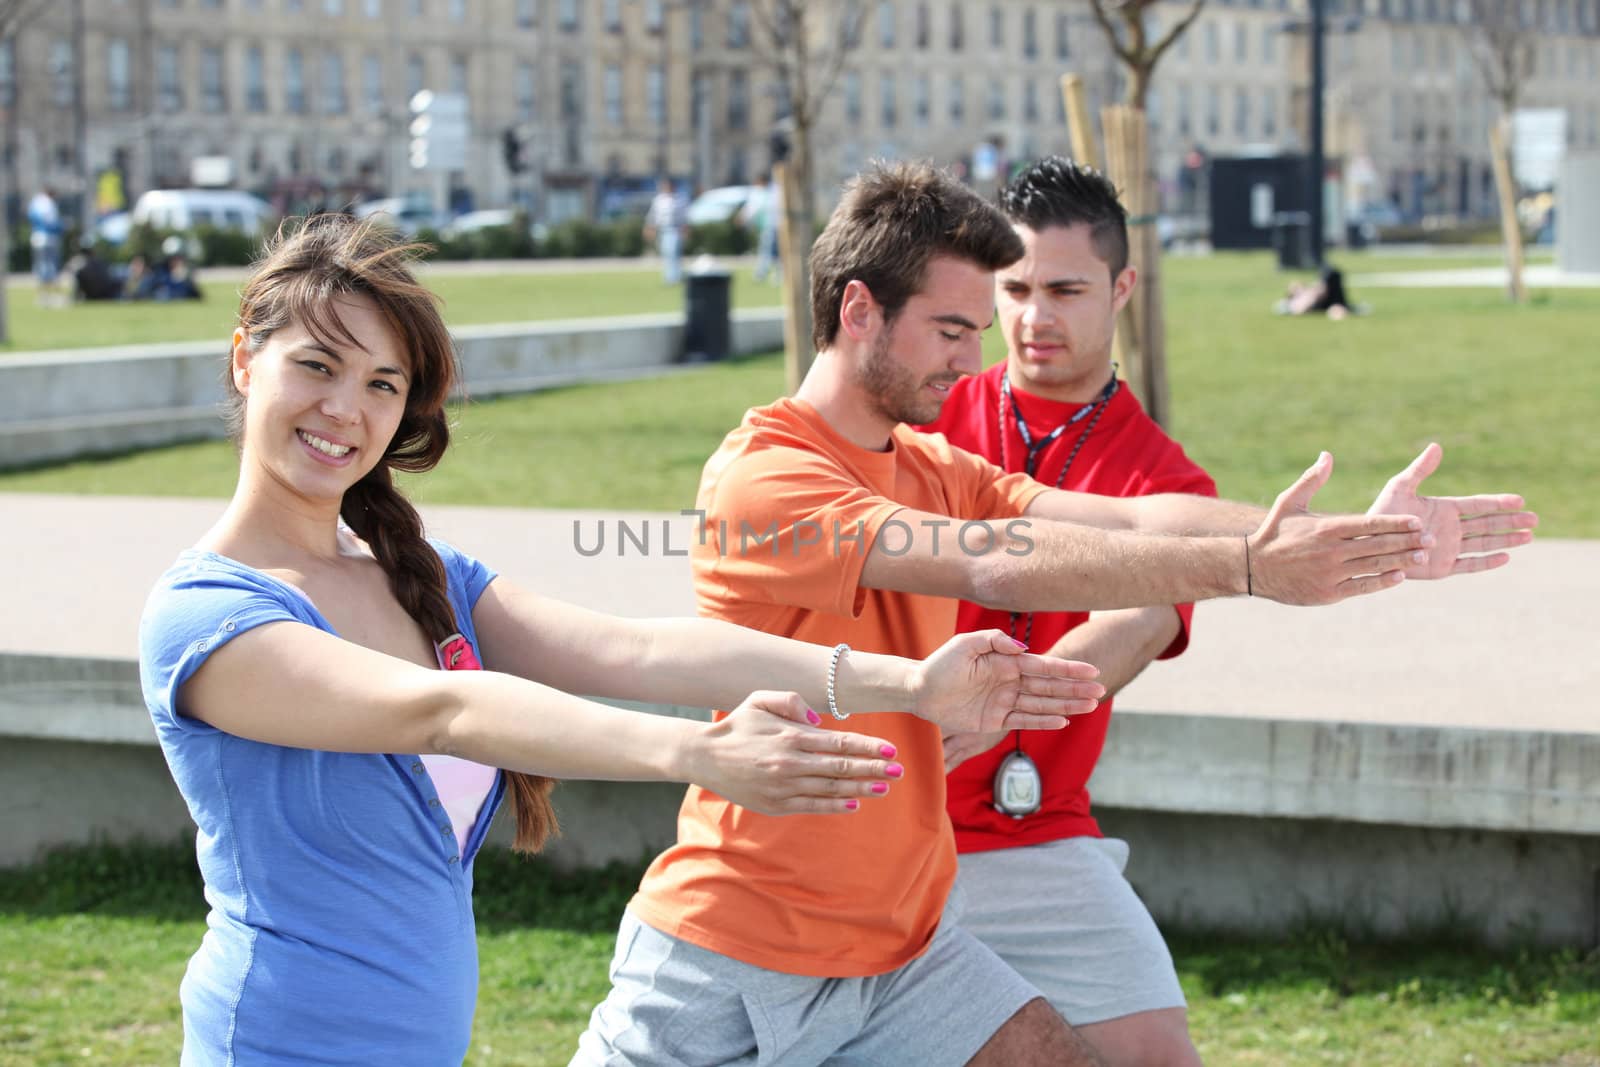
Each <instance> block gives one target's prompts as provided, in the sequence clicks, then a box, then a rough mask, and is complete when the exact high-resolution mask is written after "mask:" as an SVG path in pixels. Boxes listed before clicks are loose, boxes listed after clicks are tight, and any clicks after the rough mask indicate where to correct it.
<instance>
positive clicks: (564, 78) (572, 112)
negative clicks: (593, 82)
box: [561, 59, 583, 122]
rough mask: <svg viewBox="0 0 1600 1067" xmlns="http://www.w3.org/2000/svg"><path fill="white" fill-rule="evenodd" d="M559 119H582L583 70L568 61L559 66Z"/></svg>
mask: <svg viewBox="0 0 1600 1067" xmlns="http://www.w3.org/2000/svg"><path fill="white" fill-rule="evenodd" d="M561 118H562V119H563V120H565V121H567V122H576V121H578V120H579V119H581V118H583V68H582V67H581V66H579V65H578V64H577V63H576V62H574V61H573V60H570V59H569V60H566V61H564V62H563V63H562V64H561Z"/></svg>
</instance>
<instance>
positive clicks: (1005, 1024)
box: [572, 164, 1534, 1067]
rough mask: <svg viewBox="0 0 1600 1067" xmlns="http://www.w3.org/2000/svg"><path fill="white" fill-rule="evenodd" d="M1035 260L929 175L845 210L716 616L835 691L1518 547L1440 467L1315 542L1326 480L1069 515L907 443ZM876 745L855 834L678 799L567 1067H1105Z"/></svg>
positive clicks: (710, 611) (1514, 531) (926, 747)
mask: <svg viewBox="0 0 1600 1067" xmlns="http://www.w3.org/2000/svg"><path fill="white" fill-rule="evenodd" d="M1021 255H1022V245H1021V241H1020V239H1019V238H1018V237H1017V235H1016V234H1015V232H1014V231H1013V230H1012V228H1011V226H1010V224H1009V223H1008V222H1007V221H1006V220H1005V218H1004V217H1003V216H1001V215H1000V214H999V212H997V211H996V210H995V209H994V208H993V207H991V206H990V205H988V204H986V203H984V202H983V201H981V200H979V199H978V198H977V196H976V195H975V194H973V193H972V192H971V191H970V190H968V189H966V188H965V187H963V186H961V185H959V184H958V183H956V182H955V181H954V180H953V179H951V178H949V177H948V176H947V175H945V174H943V173H941V172H939V171H937V170H934V169H933V168H931V167H929V166H926V165H920V164H894V165H886V166H883V167H879V168H876V169H874V170H872V171H870V172H868V173H867V174H865V175H863V176H861V177H859V178H857V179H856V180H855V181H853V182H851V183H850V185H849V186H848V187H847V188H846V190H845V194H844V197H843V200H842V201H841V203H840V204H839V207H838V208H837V209H836V210H835V211H834V213H833V216H832V217H831V219H830V220H829V223H828V226H827V228H826V229H825V230H824V232H823V234H822V236H821V237H819V238H818V240H817V243H816V245H815V247H814V248H813V250H812V255H811V271H812V309H813V318H814V328H813V342H814V343H815V345H816V348H817V358H816V362H815V364H814V365H813V367H812V369H811V371H810V373H809V374H808V375H807V377H806V380H805V382H804V383H803V385H802V386H801V389H800V391H799V393H798V394H797V395H796V396H795V397H794V398H793V399H789V400H780V401H778V402H777V403H774V404H770V405H767V406H766V407H761V408H756V409H753V410H751V411H750V412H748V413H747V414H746V416H745V419H744V421H743V423H742V424H741V425H740V426H739V428H738V429H736V430H734V431H733V432H732V433H731V434H729V435H728V437H727V438H726V439H725V440H724V442H723V445H722V447H721V448H720V449H719V450H718V451H717V453H716V454H715V455H714V456H712V457H711V459H710V460H709V461H708V462H707V464H706V468H705V472H704V475H703V477H702V479H701V484H700V493H699V507H700V509H701V511H702V512H703V513H704V515H703V519H702V522H703V526H702V531H701V537H700V538H699V539H698V542H697V544H696V545H695V546H694V547H693V548H692V549H691V557H692V563H693V567H694V577H695V589H696V594H697V596H698V598H699V602H700V607H701V610H702V612H703V613H705V614H707V615H710V616H713V617H718V618H725V619H729V620H731V621H734V622H738V623H741V624H743V625H746V626H752V627H757V628H760V629H763V630H767V631H769V632H772V633H778V634H783V635H787V636H791V637H797V638H800V639H802V640H808V641H812V642H816V643H819V644H824V645H834V646H835V647H836V651H835V657H834V663H835V666H836V667H837V668H838V669H840V670H844V669H847V665H848V660H849V656H850V649H859V650H863V651H894V652H895V653H897V654H902V655H915V654H918V653H923V654H925V653H926V652H927V651H931V650H932V649H933V648H935V647H937V646H938V645H939V644H941V643H942V642H943V641H945V640H946V639H947V638H948V637H949V635H950V634H951V633H952V632H953V630H954V627H955V622H956V601H957V600H958V599H967V600H971V601H974V602H979V603H986V604H990V605H993V606H996V607H1001V608H1006V609H1010V610H1017V611H1034V610H1057V611H1060V610H1088V609H1096V608H1120V607H1136V606H1144V605H1153V604H1177V603H1184V602H1188V601H1193V600H1199V599H1205V598H1210V597H1218V596H1232V595H1239V594H1246V593H1250V594H1254V595H1257V596H1264V597H1269V598H1271V599H1275V600H1279V601H1282V602H1285V603H1299V604H1313V603H1332V602H1334V601H1337V600H1340V599H1343V598H1345V597H1348V596H1354V595H1360V594H1364V593H1373V592H1378V591H1381V590H1384V589H1389V588H1392V587H1394V586H1395V585H1396V584H1398V583H1399V582H1400V581H1401V580H1402V578H1403V577H1406V576H1411V577H1443V576H1444V575H1447V574H1451V573H1461V572H1464V571H1470V570H1480V569H1486V568H1488V567H1491V566H1496V565H1498V564H1499V563H1502V562H1504V561H1505V557H1504V555H1503V554H1500V555H1494V556H1479V557H1476V558H1468V557H1465V556H1463V555H1462V554H1461V553H1462V552H1463V551H1477V550H1487V551H1492V550H1494V549H1497V548H1501V547H1509V546H1511V545H1513V544H1521V543H1525V542H1526V540H1528V539H1530V538H1531V534H1528V533H1527V532H1526V529H1527V528H1528V527H1530V526H1531V524H1532V522H1533V521H1534V519H1533V516H1531V515H1530V514H1528V513H1523V512H1520V511H1519V510H1518V509H1520V508H1521V503H1522V502H1521V500H1520V498H1516V497H1512V496H1486V497H1475V498H1463V499H1436V498H1426V497H1419V496H1417V494H1416V488H1417V485H1418V483H1420V481H1421V480H1422V478H1423V477H1425V476H1426V474H1427V473H1428V472H1429V471H1431V469H1432V466H1433V465H1434V464H1436V463H1437V458H1438V457H1437V450H1436V449H1434V448H1431V447H1430V449H1429V450H1428V451H1426V452H1424V454H1423V456H1421V457H1419V458H1418V460H1417V462H1416V463H1414V464H1413V465H1412V466H1411V467H1410V468H1408V469H1407V470H1406V471H1404V472H1402V474H1400V475H1397V476H1396V478H1395V479H1393V480H1392V481H1391V482H1390V484H1389V486H1388V487H1387V488H1386V489H1385V491H1384V494H1383V495H1381V496H1380V498H1379V501H1378V503H1377V504H1376V505H1375V513H1374V514H1371V515H1367V516H1314V515H1310V514H1307V513H1306V510H1305V509H1306V507H1307V505H1308V504H1309V502H1310V500H1311V497H1312V496H1313V495H1314V494H1315V492H1316V491H1317V489H1318V488H1319V487H1320V486H1321V485H1322V484H1323V482H1325V481H1326V480H1327V477H1328V475H1329V473H1330V472H1331V460H1330V459H1329V458H1328V457H1327V456H1326V454H1324V456H1323V458H1322V459H1320V460H1319V461H1318V462H1317V463H1316V464H1315V465H1314V466H1313V467H1312V468H1311V469H1309V470H1308V471H1307V472H1306V473H1305V475H1303V476H1302V477H1301V478H1300V479H1299V480H1298V481H1297V482H1296V483H1295V485H1294V486H1292V487H1291V488H1290V489H1288V490H1286V491H1285V492H1284V493H1283V494H1282V495H1281V496H1280V497H1279V499H1278V501H1277V503H1276V504H1275V505H1274V507H1273V508H1272V509H1271V510H1270V511H1263V510H1262V509H1259V508H1255V507H1251V506H1247V505H1241V504H1232V503H1228V502H1224V501H1217V500H1212V499H1207V498H1203V497H1190V496H1181V495H1157V496H1149V497H1142V498H1136V499H1116V498H1110V497H1098V496H1093V495H1089V494H1081V493H1073V492H1066V491H1061V490H1054V489H1050V488H1048V487H1045V486H1041V485H1039V484H1038V483H1035V482H1033V481H1032V480H1031V479H1029V478H1027V477H1026V476H1025V475H1021V474H1011V475H1008V474H1006V473H1004V472H1003V471H1001V470H999V469H998V468H996V467H994V466H993V465H991V464H989V463H987V462H986V461H984V460H982V459H979V458H977V457H975V456H972V455H970V454H968V453H965V452H962V451H961V450H959V449H955V448H952V447H950V446H949V445H948V444H947V443H946V442H944V441H943V439H941V438H939V437H936V436H921V435H918V434H916V433H915V432H913V431H911V430H910V429H909V428H908V426H907V425H905V424H916V423H924V422H928V421H930V420H931V419H933V418H934V417H935V416H937V415H938V413H939V409H940V406H941V405H942V403H943V401H944V398H945V396H946V395H947V394H948V392H949V390H950V386H951V383H953V382H954V381H956V380H957V379H958V378H960V377H961V376H963V375H966V374H972V373H975V372H976V371H977V370H979V369H980V368H981V365H982V356H981V351H980V349H981V342H980V335H981V332H982V330H983V329H984V328H986V327H987V325H988V324H989V322H990V321H991V320H992V318H993V314H994V301H993V284H994V271H995V270H996V269H998V268H1000V267H1003V266H1005V265H1007V264H1009V263H1012V262H1014V261H1015V260H1017V259H1018V258H1020V256H1021ZM1467 513H1472V514H1475V515H1477V516H1478V517H1476V518H1472V517H1465V515H1466V514H1467ZM1430 550H1432V551H1431V552H1430ZM841 664H843V666H841ZM828 710H830V711H832V712H834V713H835V714H836V715H838V716H841V717H843V716H845V715H848V714H849V713H852V712H858V711H872V710H874V709H870V708H848V707H846V708H837V707H830V708H829V709H828ZM872 730H873V732H874V733H875V734H878V735H880V736H883V737H884V738H886V739H888V740H889V741H891V742H892V743H893V744H894V745H895V746H896V748H897V749H898V757H899V760H900V762H901V763H902V764H903V766H904V776H903V778H902V779H901V781H900V782H899V783H897V784H896V785H895V786H894V787H893V788H892V789H891V790H890V793H889V795H888V796H887V797H884V798H883V799H882V800H877V801H874V802H873V803H871V804H867V805H863V806H862V807H861V808H860V810H858V811H857V812H856V813H855V814H853V815H848V816H844V817H842V818H839V817H835V818H834V819H831V820H829V821H826V822H824V821H823V820H821V819H818V818H816V817H813V816H805V815H799V816H789V817H785V818H771V817H762V816H758V815H756V814H754V813H752V812H750V811H748V810H745V809H743V808H739V807H736V806H734V805H732V804H729V803H728V802H726V801H725V800H723V799H722V798H720V797H717V796H715V795H713V794H710V793H707V792H706V791H704V790H701V789H695V788H691V789H690V790H689V792H688V795H687V796H686V798H685V800H684V803H683V807H682V809H681V812H680V815H679V822H678V843H677V844H676V845H674V846H673V847H672V848H670V849H668V850H667V851H666V852H665V853H663V854H662V855H661V856H660V857H659V858H658V859H657V860H656V861H655V863H654V864H652V865H651V867H650V869H649V871H647V872H646V874H645V877H644V880H643V882H642V883H641V885H640V888H639V892H638V893H637V894H636V895H635V897H634V899H633V900H632V902H631V903H630V904H629V910H628V914H627V915H626V916H624V918H623V922H622V926H621V930H620V932H619V934H618V938H617V949H616V955H615V958H614V959H613V962H612V968H611V979H612V989H611V992H610V994H609V995H608V996H607V998H606V999H605V1000H604V1001H603V1002H602V1003H601V1004H600V1005H598V1006H597V1007H596V1008H595V1010H594V1013H593V1015H592V1016H591V1018H590V1023H589V1028H588V1030H587V1031H585V1033H584V1034H583V1036H582V1038H581V1039H580V1042H579V1049H578V1052H577V1055H576V1056H575V1058H574V1059H573V1061H572V1062H573V1063H574V1064H584V1065H587V1064H616V1063H628V1064H728V1063H755V1062H757V1061H758V1060H759V1062H761V1063H782V1064H818V1063H840V1064H843V1063H896V1064H898V1063H919V1064H960V1063H973V1064H979V1065H991V1064H993V1065H1000V1064H1004V1065H1008V1067H1009V1065H1015V1064H1032V1063H1049V1064H1079V1063H1095V1062H1098V1060H1097V1058H1096V1056H1095V1054H1094V1053H1093V1052H1092V1051H1091V1050H1090V1049H1089V1048H1088V1047H1087V1046H1086V1045H1085V1044H1084V1043H1083V1042H1082V1041H1081V1039H1079V1038H1078V1037H1077V1036H1076V1035H1075V1034H1074V1033H1073V1032H1072V1031H1071V1029H1070V1028H1069V1027H1068V1026H1067V1024H1066V1023H1065V1021H1063V1020H1062V1018H1061V1016H1060V1015H1059V1014H1057V1013H1056V1011H1055V1010H1054V1009H1053V1008H1052V1007H1051V1006H1050V1005H1049V1004H1048V1002H1047V1001H1045V1000H1044V999H1043V998H1042V997H1041V996H1040V995H1039V993H1038V991H1037V990H1036V989H1034V988H1033V987H1032V986H1031V985H1029V984H1028V983H1027V982H1025V981H1023V980H1022V979H1021V978H1020V977H1019V976H1018V975H1017V974H1016V972H1015V971H1013V970H1012V969H1011V968H1010V967H1008V966H1006V965H1005V964H1004V963H1003V962H1002V961H1001V960H1000V959H999V957H997V956H996V955H995V954H994V953H993V952H992V951H990V950H989V949H988V948H987V947H985V946H984V945H982V944H981V943H980V942H978V941H977V940H976V939H975V938H974V937H973V936H972V935H971V934H969V933H967V932H966V931H964V930H962V928H961V927H960V925H959V922H957V921H955V920H956V919H957V918H958V917H959V912H960V908H961V901H960V894H959V893H956V894H954V895H952V894H951V886H952V883H953V881H954V877H955V872H956V859H955V847H954V843H953V839H952V835H951V831H950V824H949V821H948V819H947V818H946V816H945V811H944V803H945V793H944V776H943V773H942V771H943V749H942V738H941V736H940V732H939V729H938V727H936V726H934V725H932V724H930V723H927V722H924V721H922V720H920V719H916V718H913V717H911V716H908V715H904V714H897V713H889V714H883V715H878V716H876V717H875V718H874V720H873V724H872Z"/></svg>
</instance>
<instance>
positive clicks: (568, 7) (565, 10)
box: [558, 0, 578, 32]
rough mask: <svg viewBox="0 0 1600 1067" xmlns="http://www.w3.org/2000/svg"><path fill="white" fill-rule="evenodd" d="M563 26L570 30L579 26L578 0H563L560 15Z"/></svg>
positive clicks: (564, 28)
mask: <svg viewBox="0 0 1600 1067" xmlns="http://www.w3.org/2000/svg"><path fill="white" fill-rule="evenodd" d="M558 18H559V20H560V22H561V28H562V29H563V30H567V31H569V32H571V31H573V30H576V29H577V28H578V0H561V9H560V12H559V15H558Z"/></svg>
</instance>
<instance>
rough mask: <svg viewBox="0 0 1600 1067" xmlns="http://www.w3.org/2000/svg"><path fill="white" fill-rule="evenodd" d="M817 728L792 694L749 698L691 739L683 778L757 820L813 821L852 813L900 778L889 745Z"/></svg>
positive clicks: (811, 714) (813, 716)
mask: <svg viewBox="0 0 1600 1067" xmlns="http://www.w3.org/2000/svg"><path fill="white" fill-rule="evenodd" d="M821 722H822V719H821V717H820V716H818V715H817V713H816V712H814V711H812V710H811V709H810V708H808V707H806V705H805V702H804V701H803V700H801V699H800V697H799V696H798V695H797V694H795V693H772V692H757V693H751V694H750V696H749V697H748V698H746V700H745V701H744V702H743V703H742V704H740V705H739V706H738V707H737V708H735V709H734V710H733V712H732V713H731V714H729V715H728V716H726V717H725V718H724V719H723V720H722V721H721V722H715V723H708V724H706V726H705V728H704V730H703V731H702V732H701V733H699V734H697V735H696V737H695V739H694V741H693V743H692V744H691V745H690V749H689V752H688V755H687V758H688V773H687V775H686V777H687V778H688V779H689V780H690V781H691V782H694V783H695V784H696V785H700V786H703V787H705V788H706V789H709V790H711V791H712V792H713V793H716V794H717V795H718V796H720V797H723V798H725V799H727V800H731V801H732V802H733V803H735V804H738V805H740V806H741V807H746V808H749V809H750V810H752V811H758V812H760V813H762V814H763V815H799V814H812V815H817V814H833V813H846V812H851V811H855V810H856V809H857V808H859V807H860V805H861V800H862V798H872V797H879V796H882V795H884V794H885V793H887V792H888V791H889V783H890V782H891V781H893V780H895V779H898V778H900V777H902V776H903V775H904V774H905V768H904V767H903V766H901V765H900V764H898V763H894V762H891V761H892V760H893V758H894V755H895V748H894V746H893V745H891V744H889V743H888V742H886V741H883V740H880V739H878V738H875V737H867V736H865V735H864V734H857V733H849V732H847V731H843V730H824V729H821V728H820V726H819V724H820V723H821Z"/></svg>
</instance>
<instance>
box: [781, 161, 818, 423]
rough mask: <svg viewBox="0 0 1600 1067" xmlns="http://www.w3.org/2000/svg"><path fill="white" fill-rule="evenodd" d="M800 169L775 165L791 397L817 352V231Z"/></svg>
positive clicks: (786, 368) (785, 350) (785, 349)
mask: <svg viewBox="0 0 1600 1067" xmlns="http://www.w3.org/2000/svg"><path fill="white" fill-rule="evenodd" d="M797 140H798V139H797ZM796 147H798V143H797V145H796ZM799 172H800V168H799V167H797V166H792V165H790V164H788V163H779V164H777V165H776V166H774V167H773V168H772V181H773V184H774V185H775V186H776V187H777V188H778V189H779V190H781V193H782V196H783V214H782V216H781V217H780V219H779V225H778V261H779V262H780V263H782V264H783V376H784V387H785V389H786V390H787V391H788V393H789V395H791V396H793V395H794V394H795V392H797V391H798V390H799V388H800V383H801V382H802V381H804V380H805V376H806V372H807V371H809V370H810V369H811V362H812V359H813V358H814V357H815V355H816V353H815V350H814V349H813V348H812V347H811V267H810V259H811V256H810V251H811V234H812V233H813V232H814V230H813V228H812V224H811V222H809V221H808V220H807V219H806V218H805V213H806V209H805V207H804V203H805V201H806V199H807V198H806V197H805V196H804V195H803V192H802V189H801V186H800V181H801V178H800V173H799Z"/></svg>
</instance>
